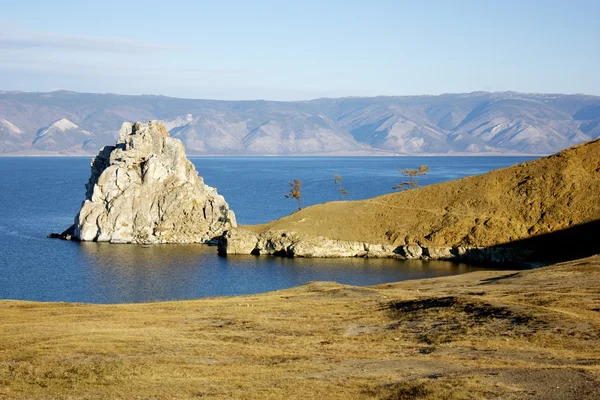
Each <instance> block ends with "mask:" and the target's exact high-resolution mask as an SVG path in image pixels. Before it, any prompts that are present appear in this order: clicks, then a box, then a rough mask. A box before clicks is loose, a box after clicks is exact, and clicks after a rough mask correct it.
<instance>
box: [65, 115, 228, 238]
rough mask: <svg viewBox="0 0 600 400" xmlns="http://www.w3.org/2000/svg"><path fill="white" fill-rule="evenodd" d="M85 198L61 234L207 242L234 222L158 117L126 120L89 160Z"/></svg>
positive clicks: (220, 199)
mask: <svg viewBox="0 0 600 400" xmlns="http://www.w3.org/2000/svg"><path fill="white" fill-rule="evenodd" d="M91 170H92V171H91V176H90V179H89V182H88V183H87V185H86V200H85V201H84V203H83V205H82V207H81V210H80V211H79V214H78V215H77V217H75V223H74V225H73V226H72V227H71V228H70V229H69V230H67V232H65V234H64V235H63V236H69V235H71V236H72V238H74V239H77V240H82V241H102V242H113V243H204V242H208V241H210V240H211V239H213V238H215V237H217V236H219V235H220V234H221V233H222V232H223V231H224V230H226V229H229V228H231V227H235V226H236V221H235V215H234V213H233V211H231V210H230V209H229V206H228V204H227V203H226V202H225V199H224V198H223V196H221V195H219V194H218V193H217V191H216V189H215V188H212V187H210V186H207V185H205V184H204V182H203V179H202V177H200V176H198V173H197V172H196V170H195V168H194V165H193V164H192V163H191V162H190V161H189V160H188V159H187V158H186V156H185V151H184V148H183V144H182V143H181V141H179V140H177V139H174V138H171V137H170V136H169V133H168V132H167V130H166V128H165V127H164V126H163V125H162V124H160V123H159V122H157V121H150V122H149V123H148V124H142V123H139V122H137V123H135V124H133V125H132V124H130V123H125V124H123V127H122V128H121V131H120V137H119V140H118V142H117V144H116V145H115V146H106V147H104V148H103V149H102V150H101V151H100V152H99V153H98V155H97V156H96V157H95V158H94V160H93V161H92V164H91Z"/></svg>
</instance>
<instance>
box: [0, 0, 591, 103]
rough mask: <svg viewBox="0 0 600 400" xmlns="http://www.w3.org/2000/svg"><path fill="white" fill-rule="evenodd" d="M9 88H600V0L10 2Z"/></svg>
mask: <svg viewBox="0 0 600 400" xmlns="http://www.w3.org/2000/svg"><path fill="white" fill-rule="evenodd" d="M1 9H2V12H1V14H0V90H23V91H51V90H58V89H67V90H74V91H84V92H102V93H105V92H112V93H122V94H162V95H167V96H176V97H188V98H213V99H258V98H264V99H272V100H301V99H310V98H317V97H341V96H376V95H417V94H439V93H450V92H454V93H456V92H471V91H477V90H488V91H504V90H515V91H521V92H543V93H587V94H595V95H600V76H599V73H598V71H600V23H599V22H598V21H600V1H583V0H580V1H577V0H571V1H553V0H546V1H535V0H529V1H527V0H521V1H512V0H504V1H492V0H489V1H485V0H479V1H461V0H454V1H451V0H448V1H426V0H425V1H401V0H396V1H387V0H381V1H377V0H372V1H353V0H347V1H337V0H330V1H327V0H321V1H312V0H305V1H283V0H280V1H261V0H255V1H227V0H223V1H216V0H215V1H178V0H171V1H165V0H161V1H152V0H146V1H125V0H121V1H112V0H104V1H85V0H79V1H57V0H55V1H27V0H19V1H3V2H2V7H1Z"/></svg>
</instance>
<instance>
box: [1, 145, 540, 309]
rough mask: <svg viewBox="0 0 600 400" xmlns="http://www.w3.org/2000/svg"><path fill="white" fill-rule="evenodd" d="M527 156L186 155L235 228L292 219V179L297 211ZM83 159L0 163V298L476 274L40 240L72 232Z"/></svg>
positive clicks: (421, 266) (175, 295)
mask: <svg viewBox="0 0 600 400" xmlns="http://www.w3.org/2000/svg"><path fill="white" fill-rule="evenodd" d="M529 159H531V157H191V160H192V162H193V163H194V164H195V166H196V169H197V170H198V172H199V173H200V175H202V176H203V177H204V181H205V183H207V184H208V185H211V186H215V187H216V188H217V189H218V191H219V193H220V194H222V195H224V196H225V199H226V200H227V202H228V203H229V205H230V207H231V208H232V209H233V210H234V211H235V213H236V216H237V220H238V223H240V224H257V223H263V222H267V221H269V220H272V219H276V218H279V217H282V216H284V215H287V214H289V213H291V212H293V211H294V210H295V209H296V203H295V202H294V201H293V200H292V199H286V198H284V196H283V195H284V194H285V193H286V192H287V191H288V189H289V187H288V182H289V181H291V180H293V179H295V178H298V179H300V180H301V181H302V183H303V186H302V201H303V206H308V205H311V204H317V203H322V202H326V201H331V200H339V193H338V191H337V187H336V185H335V184H334V178H333V177H334V174H338V175H340V176H341V178H342V185H343V186H344V188H345V189H346V190H347V191H348V193H349V195H348V196H347V199H348V200H357V199H364V198H368V197H373V196H377V195H381V194H385V193H390V192H393V189H392V187H393V186H394V185H396V184H397V183H398V182H399V181H400V180H401V178H402V176H401V175H400V173H399V171H398V169H399V168H402V169H404V168H416V167H418V166H419V165H421V164H426V165H428V166H429V167H430V171H429V173H428V175H426V176H424V177H422V178H420V184H421V185H429V184H433V183H438V182H442V181H446V180H450V179H456V178H461V177H464V176H467V175H474V174H480V173H484V172H487V171H490V170H492V169H496V168H502V167H506V166H510V165H514V164H517V163H519V162H523V161H526V160H529ZM90 160H91V157H22V158H10V157H5V158H2V157H0V205H1V207H0V299H21V300H36V301H69V302H89V303H128V302H149V301H163V300H181V299H193V298H199V297H207V296H224V295H237V294H252V293H259V292H265V291H271V290H277V289H283V288H288V287H292V286H297V285H300V284H303V283H306V282H309V281H314V280H326V281H336V282H340V283H344V284H351V285H373V284H378V283H386V282H395V281H401V280H406V279H419V278H429V277H437V276H445V275H455V274H461V273H465V272H468V271H473V270H476V269H477V268H476V267H473V266H469V265H465V264H457V263H452V262H445V261H429V262H424V261H399V260H379V259H327V260H324V259H286V258H276V257H265V256H263V257H256V256H235V257H227V258H224V257H219V256H217V252H216V248H215V247H209V246H205V245H156V246H144V247H142V246H137V245H111V244H106V243H77V242H66V241H61V240H52V239H47V238H46V235H47V234H48V233H50V232H60V231H62V230H64V229H65V228H67V227H68V226H69V225H70V224H72V222H73V219H74V217H75V215H76V214H77V212H78V210H79V207H80V206H81V202H82V200H83V197H84V194H85V188H84V184H85V183H86V182H87V180H88V177H89V173H90V168H89V164H90Z"/></svg>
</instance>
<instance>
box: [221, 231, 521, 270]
mask: <svg viewBox="0 0 600 400" xmlns="http://www.w3.org/2000/svg"><path fill="white" fill-rule="evenodd" d="M218 246H219V247H218V251H219V254H220V255H223V256H226V255H235V254H254V255H271V256H282V257H310V258H342V257H365V258H396V259H401V260H419V259H420V260H461V261H470V262H492V263H502V262H510V261H524V260H525V259H526V258H527V256H528V254H529V252H527V251H526V250H521V249H515V248H510V247H465V246H458V247H425V246H423V247H422V246H420V245H418V244H414V245H405V246H394V245H389V244H374V243H366V242H356V241H347V240H336V239H330V238H326V237H319V236H317V237H310V236H302V235H298V234H297V233H295V232H286V231H266V232H263V233H260V234H257V233H254V232H252V231H249V230H246V229H243V228H235V229H230V230H228V231H227V232H225V233H224V234H223V235H222V236H221V237H220V238H219V240H218Z"/></svg>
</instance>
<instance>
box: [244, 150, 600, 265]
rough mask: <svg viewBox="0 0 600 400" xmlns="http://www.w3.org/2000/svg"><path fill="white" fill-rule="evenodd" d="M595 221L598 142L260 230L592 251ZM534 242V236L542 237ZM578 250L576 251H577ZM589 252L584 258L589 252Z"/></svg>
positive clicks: (311, 211)
mask: <svg viewBox="0 0 600 400" xmlns="http://www.w3.org/2000/svg"><path fill="white" fill-rule="evenodd" d="M599 221H600V140H594V141H591V142H587V143H584V144H581V145H578V146H575V147H571V148H569V149H566V150H564V151H561V152H560V153H557V154H555V155H552V156H549V157H544V158H541V159H538V160H534V161H529V162H525V163H522V164H519V165H516V166H513V167H509V168H504V169H499V170H495V171H492V172H489V173H486V174H483V175H478V176H472V177H467V178H464V179H459V180H455V181H450V182H445V183H441V184H437V185H431V186H426V187H422V188H418V189H412V190H407V191H403V192H398V193H392V194H388V195H384V196H380V197H375V198H372V199H367V200H361V201H340V202H331V203H326V204H321V205H315V206H312V207H308V208H305V209H303V210H301V211H298V212H295V213H293V214H292V215H290V216H287V217H284V218H281V219H279V220H276V221H273V222H271V223H268V224H264V225H255V226H245V227H243V228H245V229H248V230H251V231H253V232H256V233H261V232H265V231H269V230H272V231H276V230H283V231H289V232H296V233H298V234H301V235H307V236H323V237H328V238H331V239H339V240H348V241H358V242H367V243H381V244H391V245H394V246H402V245H406V244H420V245H422V246H442V247H454V246H485V247H489V246H498V245H512V246H517V247H518V246H522V247H535V248H538V249H541V248H544V249H545V250H556V251H558V250H561V249H556V248H552V247H553V246H550V247H551V248H550V249H548V243H549V242H551V243H553V244H558V245H561V244H562V245H561V247H562V250H565V251H566V250H569V247H570V248H571V249H570V250H569V251H573V250H578V251H579V252H581V251H583V252H585V248H586V247H589V246H595V249H599V247H598V246H599V245H598V243H597V240H595V239H594V232H596V233H597V232H598V231H599V228H598V222H599ZM542 237H545V238H544V239H543V240H541V241H539V243H538V242H536V241H535V240H534V239H532V238H542ZM574 247H576V248H577V249H574ZM593 253H594V251H592V252H591V253H589V254H593Z"/></svg>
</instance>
